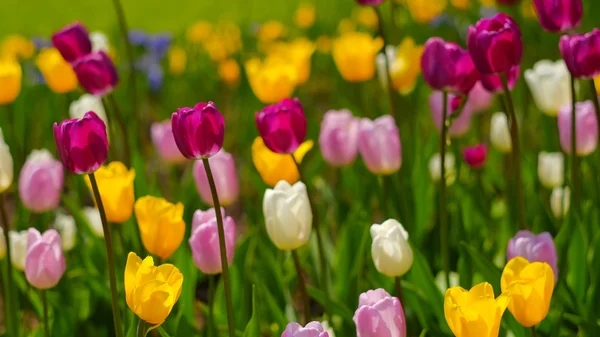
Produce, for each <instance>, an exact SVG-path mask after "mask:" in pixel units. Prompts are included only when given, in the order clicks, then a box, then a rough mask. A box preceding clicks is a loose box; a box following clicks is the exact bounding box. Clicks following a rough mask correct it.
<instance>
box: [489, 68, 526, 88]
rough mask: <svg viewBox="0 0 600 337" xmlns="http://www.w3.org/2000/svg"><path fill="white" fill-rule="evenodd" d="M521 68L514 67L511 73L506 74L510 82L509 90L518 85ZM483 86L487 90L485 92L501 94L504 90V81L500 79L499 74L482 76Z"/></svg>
mask: <svg viewBox="0 0 600 337" xmlns="http://www.w3.org/2000/svg"><path fill="white" fill-rule="evenodd" d="M520 69H521V68H520V67H519V66H514V67H512V68H510V70H509V71H507V72H506V73H505V75H506V80H507V81H508V88H509V89H510V90H512V89H513V88H514V87H515V84H517V80H518V79H519V75H520V73H519V71H520ZM481 85H483V87H484V88H485V90H487V91H489V92H491V93H501V92H502V91H503V90H504V88H503V87H502V80H501V79H500V75H498V74H481Z"/></svg>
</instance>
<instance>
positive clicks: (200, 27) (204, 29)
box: [186, 21, 212, 43]
mask: <svg viewBox="0 0 600 337" xmlns="http://www.w3.org/2000/svg"><path fill="white" fill-rule="evenodd" d="M211 34H212V25H211V24H210V23H209V22H206V21H198V22H196V23H194V24H193V25H191V26H190V27H189V28H188V30H187V34H186V36H187V40H188V41H189V42H191V43H202V42H203V41H204V40H206V39H207V38H208V37H210V36H211Z"/></svg>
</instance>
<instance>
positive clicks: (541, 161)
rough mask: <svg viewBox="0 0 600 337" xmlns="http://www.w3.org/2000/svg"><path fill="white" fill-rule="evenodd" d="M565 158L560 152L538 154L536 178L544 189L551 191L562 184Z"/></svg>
mask: <svg viewBox="0 0 600 337" xmlns="http://www.w3.org/2000/svg"><path fill="white" fill-rule="evenodd" d="M564 157H565V156H564V155H563V153H562V152H540V154H539V155H538V178H539V179H540V182H541V183H542V185H544V187H546V188H549V189H552V188H555V187H558V186H562V185H563V183H564V170H565V158H564Z"/></svg>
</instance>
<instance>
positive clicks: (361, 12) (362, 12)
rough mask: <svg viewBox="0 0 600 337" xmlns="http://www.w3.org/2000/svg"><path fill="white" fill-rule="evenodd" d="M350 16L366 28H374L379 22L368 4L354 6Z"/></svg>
mask: <svg viewBox="0 0 600 337" xmlns="http://www.w3.org/2000/svg"><path fill="white" fill-rule="evenodd" d="M352 17H353V18H354V21H356V22H358V24H360V25H362V26H365V27H368V28H372V29H375V28H377V25H378V24H379V19H378V18H377V13H376V12H375V10H374V9H373V8H372V7H369V6H359V7H355V8H354V10H353V11H352Z"/></svg>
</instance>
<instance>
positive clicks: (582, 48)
mask: <svg viewBox="0 0 600 337" xmlns="http://www.w3.org/2000/svg"><path fill="white" fill-rule="evenodd" d="M558 47H559V49H560V54H561V55H562V58H563V60H565V63H566V64H567V68H569V72H570V73H571V75H573V76H575V77H577V78H586V79H592V78H594V77H596V76H597V75H599V74H600V30H598V28H594V30H592V31H591V32H589V33H587V34H574V35H563V36H562V37H561V38H560V42H559V44H558Z"/></svg>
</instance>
